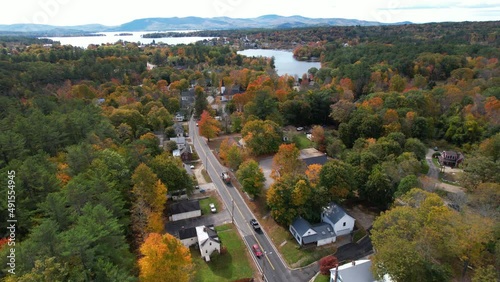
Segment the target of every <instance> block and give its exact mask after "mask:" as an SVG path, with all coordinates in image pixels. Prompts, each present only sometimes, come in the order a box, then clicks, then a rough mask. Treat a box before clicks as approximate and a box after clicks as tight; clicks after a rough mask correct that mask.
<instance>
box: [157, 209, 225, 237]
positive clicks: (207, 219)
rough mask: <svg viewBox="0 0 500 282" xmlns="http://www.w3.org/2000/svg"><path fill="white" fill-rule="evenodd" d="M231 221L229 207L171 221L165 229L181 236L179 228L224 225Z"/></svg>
mask: <svg viewBox="0 0 500 282" xmlns="http://www.w3.org/2000/svg"><path fill="white" fill-rule="evenodd" d="M230 222H231V215H230V214H229V212H228V210H227V209H224V210H221V211H220V212H218V213H216V214H208V215H202V216H200V217H195V218H189V219H183V220H178V221H169V222H167V223H166V224H165V230H166V231H167V232H168V233H170V234H172V235H174V236H179V230H181V229H186V228H191V227H196V226H201V225H210V224H213V225H214V226H219V225H223V224H226V223H230Z"/></svg>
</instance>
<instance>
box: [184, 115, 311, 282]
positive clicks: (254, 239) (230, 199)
mask: <svg viewBox="0 0 500 282" xmlns="http://www.w3.org/2000/svg"><path fill="white" fill-rule="evenodd" d="M189 131H190V132H189V134H190V136H191V138H192V140H193V144H194V147H195V149H196V152H197V153H198V156H199V157H200V159H201V160H202V162H203V164H204V165H205V168H206V170H207V173H208V175H210V177H211V178H212V181H213V183H214V185H215V187H216V188H217V191H218V193H219V195H220V196H221V198H222V200H223V202H224V204H225V205H226V207H227V209H228V210H229V211H230V213H231V215H232V217H233V218H234V224H235V226H236V227H237V228H238V231H239V232H240V234H241V236H242V238H243V239H244V242H245V244H246V245H247V247H248V249H249V251H250V253H251V255H252V257H253V258H254V260H255V261H256V262H257V266H258V267H259V269H260V271H261V274H263V275H265V278H266V281H272V282H284V281H300V282H304V281H308V280H309V279H310V278H312V276H313V275H314V274H315V272H314V271H312V270H310V271H307V272H304V271H300V270H296V271H291V270H290V269H288V267H287V266H286V265H285V263H284V261H283V260H282V258H281V257H280V254H279V253H278V252H277V251H276V249H275V247H274V245H273V244H272V243H271V241H270V239H269V237H268V236H267V234H266V233H265V231H263V232H262V233H256V232H255V231H254V230H253V228H252V227H251V226H250V219H252V218H254V215H253V214H252V212H251V211H250V209H249V208H248V206H247V205H246V203H245V201H244V200H243V198H242V197H241V195H240V193H239V192H238V191H237V190H236V188H234V187H233V186H228V185H226V184H225V183H224V182H223V181H222V179H221V172H223V171H225V170H227V168H225V167H223V166H222V165H221V164H220V163H219V161H218V160H217V158H216V157H215V156H214V154H213V153H212V151H211V150H210V148H209V147H208V145H207V143H206V141H205V139H204V138H201V137H200V136H199V134H198V128H197V127H196V125H195V121H194V120H193V119H191V120H190V122H189ZM254 244H259V246H260V248H261V250H262V251H263V252H264V256H263V257H261V258H260V259H257V258H256V257H255V255H254V254H253V251H252V250H251V247H252V245H254Z"/></svg>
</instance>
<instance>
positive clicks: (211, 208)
mask: <svg viewBox="0 0 500 282" xmlns="http://www.w3.org/2000/svg"><path fill="white" fill-rule="evenodd" d="M208 206H209V207H210V211H211V212H212V213H216V212H217V209H216V208H215V205H214V204H213V203H210V204H208Z"/></svg>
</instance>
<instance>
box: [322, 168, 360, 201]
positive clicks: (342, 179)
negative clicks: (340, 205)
mask: <svg viewBox="0 0 500 282" xmlns="http://www.w3.org/2000/svg"><path fill="white" fill-rule="evenodd" d="M353 175H354V169H353V167H352V166H351V165H350V164H348V163H345V162H343V161H341V160H331V161H328V162H327V163H325V164H324V165H323V167H322V168H321V172H320V174H319V185H320V186H323V187H324V188H325V189H326V190H327V191H328V197H329V200H336V201H339V200H345V199H346V198H347V197H349V196H350V195H351V194H352V193H353V192H354V189H355V184H356V183H355V182H354V178H353Z"/></svg>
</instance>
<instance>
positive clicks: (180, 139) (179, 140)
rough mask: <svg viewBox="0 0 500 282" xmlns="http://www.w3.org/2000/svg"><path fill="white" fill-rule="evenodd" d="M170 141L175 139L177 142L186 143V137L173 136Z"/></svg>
mask: <svg viewBox="0 0 500 282" xmlns="http://www.w3.org/2000/svg"><path fill="white" fill-rule="evenodd" d="M170 141H175V143H177V144H186V138H185V137H171V138H170Z"/></svg>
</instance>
